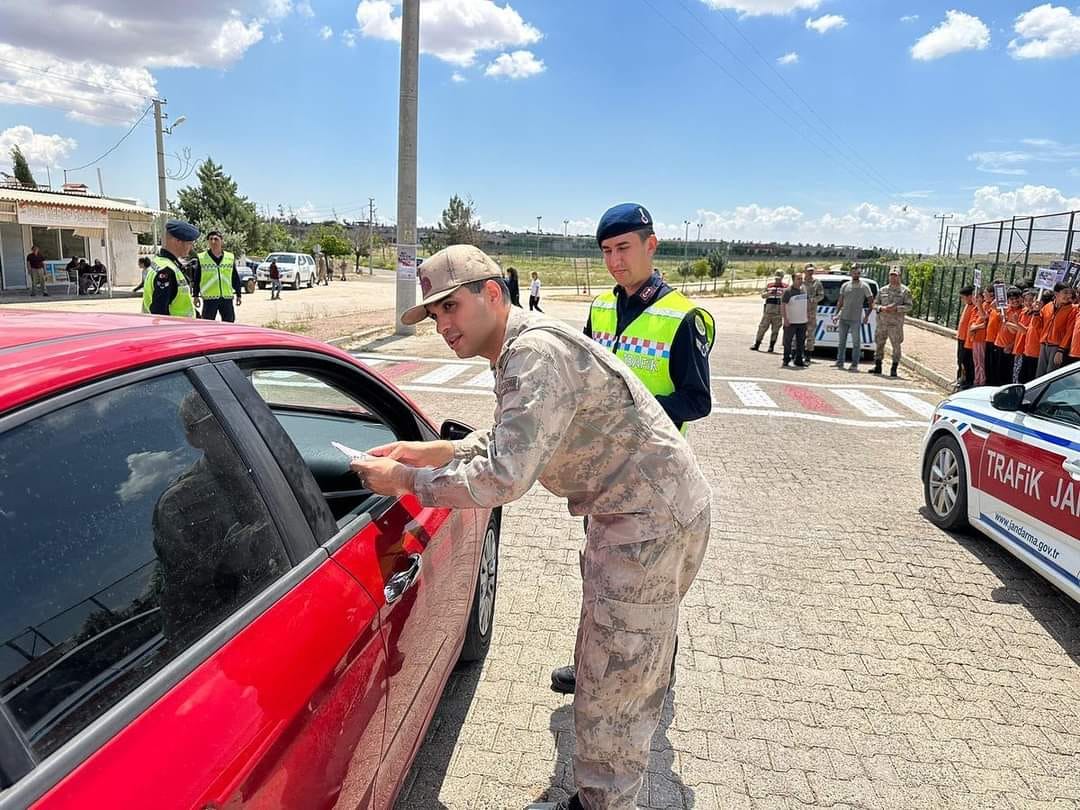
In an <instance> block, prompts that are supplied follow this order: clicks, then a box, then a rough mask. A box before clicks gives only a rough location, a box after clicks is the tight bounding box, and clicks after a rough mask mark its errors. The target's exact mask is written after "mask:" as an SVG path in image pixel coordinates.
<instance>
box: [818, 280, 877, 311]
mask: <svg viewBox="0 0 1080 810" xmlns="http://www.w3.org/2000/svg"><path fill="white" fill-rule="evenodd" d="M862 281H863V284H866V285H867V286H869V287H870V292H871V293H873V295H874V297H875V298H877V293H878V287H877V283H876V282H874V281H871V280H870V279H866V278H864V279H863V280H862ZM843 286H844V282H843V281H839V280H834V281H822V282H821V287H822V289H823V290H824V292H825V297H824V298H823V299H822V301H821V303H820V304H819V306H823V307H835V306H836V305H837V304H838V303H840V288H841V287H843ZM864 306H869V302H867V304H865V305H864Z"/></svg>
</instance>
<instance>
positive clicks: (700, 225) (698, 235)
mask: <svg viewBox="0 0 1080 810" xmlns="http://www.w3.org/2000/svg"><path fill="white" fill-rule="evenodd" d="M704 227H705V226H704V225H702V224H701V223H700V222H699V223H698V224H697V240H698V241H699V242H700V241H701V229H702V228H704Z"/></svg>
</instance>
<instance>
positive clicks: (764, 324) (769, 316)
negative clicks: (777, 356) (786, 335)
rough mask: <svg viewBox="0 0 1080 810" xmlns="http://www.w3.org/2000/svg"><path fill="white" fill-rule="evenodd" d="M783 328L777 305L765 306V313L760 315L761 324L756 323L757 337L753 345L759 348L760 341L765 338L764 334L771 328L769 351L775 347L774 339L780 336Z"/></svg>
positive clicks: (782, 319)
mask: <svg viewBox="0 0 1080 810" xmlns="http://www.w3.org/2000/svg"><path fill="white" fill-rule="evenodd" d="M783 326H784V316H783V315H782V314H781V313H780V305H779V304H766V305H765V311H764V312H763V313H762V315H761V322H760V323H758V327H757V337H755V338H754V345H755V346H760V345H761V339H762V338H763V337H765V332H766V331H768V329H769V327H772V334H770V335H769V348H770V349H771V348H772V347H773V346H775V345H776V337H777V335H779V334H780V330H781V329H782V328H783Z"/></svg>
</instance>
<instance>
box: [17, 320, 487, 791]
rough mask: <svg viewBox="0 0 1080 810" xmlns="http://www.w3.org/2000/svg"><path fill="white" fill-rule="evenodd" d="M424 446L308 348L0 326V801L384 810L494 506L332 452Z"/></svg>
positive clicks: (422, 432)
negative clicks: (437, 494) (362, 471)
mask: <svg viewBox="0 0 1080 810" xmlns="http://www.w3.org/2000/svg"><path fill="white" fill-rule="evenodd" d="M467 431H468V428H467V427H465V426H464V425H461V424H458V423H455V422H447V423H446V424H444V425H443V426H442V431H441V434H442V436H443V437H444V438H456V437H458V436H461V435H464V433H466V432H467ZM439 435H440V432H439V431H436V430H435V429H434V428H433V426H432V424H431V422H429V421H428V419H427V418H426V417H425V416H424V415H423V414H421V413H420V411H419V410H418V409H417V407H416V406H415V405H413V404H412V403H411V402H410V401H409V400H408V399H407V398H406V397H405V396H403V395H402V394H401V393H400V392H398V391H397V390H396V389H395V388H394V387H393V386H391V385H390V384H389V383H387V382H385V381H384V380H382V379H380V378H379V377H378V375H376V374H375V373H374V372H372V371H371V370H369V369H368V368H367V367H365V366H364V365H362V364H361V363H359V362H358V361H356V360H354V359H353V358H352V357H350V356H349V355H348V354H346V353H345V352H342V351H339V350H337V349H335V348H333V347H331V346H328V345H326V344H324V343H318V342H315V341H312V340H308V339H305V338H302V337H298V336H295V335H290V334H286V333H283V332H274V331H268V330H262V329H253V328H245V327H240V326H233V325H231V324H222V323H216V322H215V323H211V322H206V321H182V320H179V319H173V318H156V317H149V316H138V315H132V316H121V315H97V314H94V315H84V314H67V313H64V314H58V313H37V312H34V313H31V312H27V311H18V310H16V311H9V312H3V313H0V550H2V559H3V565H2V568H0V808H5V809H6V808H15V807H18V808H23V807H27V806H31V807H34V808H42V810H45V809H46V808H48V809H49V810H52V809H53V808H80V809H84V808H99V807H117V808H128V807H131V808H136V807H137V808H149V807H153V808H170V807H176V808H200V809H201V808H255V807H257V808H290V807H295V808H305V809H306V808H322V807H372V808H386V807H391V806H392V805H393V803H394V801H395V798H396V796H397V794H398V791H399V789H400V787H401V785H402V782H403V781H404V779H405V777H406V775H407V773H408V771H409V767H410V765H411V763H412V761H413V758H414V756H415V753H416V751H417V749H418V747H419V746H420V743H421V741H422V740H423V737H424V733H425V730H426V729H427V726H428V724H429V722H430V720H431V716H432V714H433V712H434V711H435V707H436V705H437V704H438V701H439V697H440V695H441V694H442V691H443V687H444V686H445V684H446V680H447V678H448V676H449V674H450V672H451V671H452V670H453V668H454V666H455V664H457V662H458V661H473V660H477V659H479V658H482V657H483V656H484V654H485V653H486V652H487V648H488V644H489V642H490V639H491V628H492V618H493V615H494V604H495V586H496V571H497V567H498V547H499V519H500V514H499V512H498V511H497V510H496V511H491V512H489V511H483V510H478V511H465V510H448V509H427V508H424V507H422V506H421V505H420V504H419V503H418V502H417V501H416V499H415V498H413V497H411V496H410V497H405V498H401V499H397V500H396V499H393V498H384V497H381V496H377V495H373V494H372V493H371V492H369V491H367V490H364V489H362V488H360V484H359V481H358V479H357V478H356V477H355V476H354V475H352V474H351V473H350V472H349V471H348V459H347V457H346V456H345V455H343V454H342V453H341V452H340V451H339V450H337V449H335V448H334V447H332V446H331V442H340V443H342V444H344V445H347V446H348V447H351V448H357V449H361V450H363V449H368V448H371V447H373V446H376V445H379V444H383V443H385V442H388V441H393V440H395V439H403V440H408V439H412V440H425V439H434V438H437V437H438V436H439Z"/></svg>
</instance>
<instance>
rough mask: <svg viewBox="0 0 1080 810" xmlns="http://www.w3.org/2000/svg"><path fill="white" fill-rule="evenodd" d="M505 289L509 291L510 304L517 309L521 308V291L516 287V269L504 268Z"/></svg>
mask: <svg viewBox="0 0 1080 810" xmlns="http://www.w3.org/2000/svg"><path fill="white" fill-rule="evenodd" d="M506 289H508V290H510V303H511V304H513V305H514V306H515V307H517V308H518V309H520V308H521V290H520V288H519V285H518V271H517V268H514V267H508V268H506Z"/></svg>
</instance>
